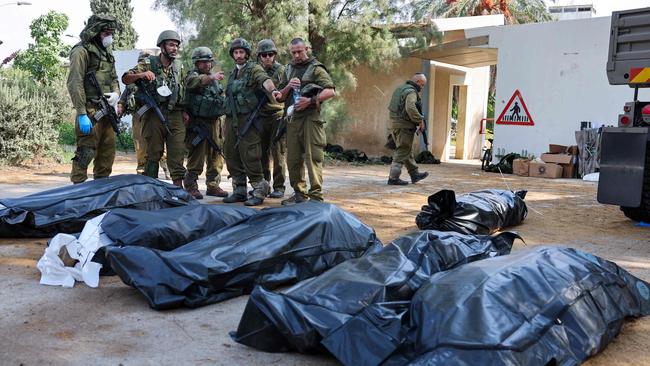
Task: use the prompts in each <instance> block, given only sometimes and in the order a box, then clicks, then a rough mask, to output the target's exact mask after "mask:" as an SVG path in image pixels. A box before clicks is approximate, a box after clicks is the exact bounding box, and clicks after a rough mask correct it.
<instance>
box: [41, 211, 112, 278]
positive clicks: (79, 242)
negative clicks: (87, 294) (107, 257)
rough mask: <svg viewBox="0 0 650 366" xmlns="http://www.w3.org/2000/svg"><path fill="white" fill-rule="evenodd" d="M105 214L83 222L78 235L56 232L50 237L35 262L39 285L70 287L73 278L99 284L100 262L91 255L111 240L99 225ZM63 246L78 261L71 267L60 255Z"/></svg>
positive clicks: (110, 242)
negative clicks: (82, 227)
mask: <svg viewBox="0 0 650 366" xmlns="http://www.w3.org/2000/svg"><path fill="white" fill-rule="evenodd" d="M105 215H106V214H103V215H101V216H98V217H96V218H94V219H92V220H90V221H88V222H86V225H85V226H84V229H83V231H82V232H81V235H79V238H78V239H77V238H76V237H75V236H74V235H70V234H57V235H56V236H55V237H54V238H52V240H50V243H49V245H48V247H47V248H45V253H44V254H43V257H41V259H40V260H39V261H38V264H37V265H36V266H37V267H38V269H39V270H40V271H41V281H40V283H41V285H52V286H63V287H73V286H74V284H75V281H83V282H84V283H86V285H88V286H90V287H97V286H98V285H99V270H100V269H101V268H102V265H101V264H99V263H96V262H93V261H91V259H92V258H93V256H94V255H95V252H97V249H99V248H101V247H103V246H106V245H109V244H112V243H113V241H112V240H111V239H110V238H109V237H108V236H106V234H104V231H103V230H102V227H101V222H102V219H103V218H104V216H105ZM64 247H65V248H66V250H67V252H68V255H69V256H70V258H72V259H76V260H77V261H78V262H76V263H75V265H74V267H69V266H66V265H65V264H64V263H63V260H62V259H61V258H60V257H59V253H60V251H61V248H64Z"/></svg>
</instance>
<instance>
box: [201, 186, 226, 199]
mask: <svg viewBox="0 0 650 366" xmlns="http://www.w3.org/2000/svg"><path fill="white" fill-rule="evenodd" d="M205 194H206V196H214V197H228V192H226V191H224V190H223V189H221V187H219V186H216V187H214V186H208V189H207V190H206V191H205Z"/></svg>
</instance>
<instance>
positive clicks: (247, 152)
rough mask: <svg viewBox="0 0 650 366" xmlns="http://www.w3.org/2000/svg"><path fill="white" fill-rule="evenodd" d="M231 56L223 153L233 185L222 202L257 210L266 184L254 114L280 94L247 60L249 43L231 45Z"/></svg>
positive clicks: (267, 188) (249, 52)
mask: <svg viewBox="0 0 650 366" xmlns="http://www.w3.org/2000/svg"><path fill="white" fill-rule="evenodd" d="M230 56H231V57H232V58H233V59H234V60H235V69H234V70H233V71H232V73H231V74H230V77H229V79H228V85H227V87H226V141H225V144H224V145H225V146H224V152H225V154H226V164H227V165H228V172H230V176H231V177H232V181H233V194H232V195H230V196H228V197H226V198H224V200H223V202H225V203H234V202H244V204H245V205H246V206H256V205H260V204H262V203H263V202H264V198H265V197H266V196H267V194H268V191H269V183H268V182H267V181H266V179H264V172H263V170H262V163H261V159H262V146H261V139H260V129H261V127H260V126H259V119H258V116H257V115H256V114H257V113H258V112H259V106H261V105H262V103H264V101H269V100H270V101H271V102H275V98H277V97H278V96H280V95H281V94H280V92H279V91H278V90H277V89H276V88H275V84H274V83H273V81H272V80H271V78H270V77H269V76H268V74H267V73H266V71H264V69H263V68H262V67H261V66H260V65H258V64H257V63H255V62H253V61H251V60H250V57H251V46H250V43H248V41H246V40H245V39H243V38H237V39H235V40H234V41H232V43H231V45H230ZM265 91H266V92H265ZM269 98H270V99H269ZM249 121H252V122H253V123H252V126H251V125H249V127H250V128H247V129H246V125H247V122H249ZM246 177H248V180H249V181H250V183H251V186H252V187H253V195H252V197H250V198H248V197H247V192H246Z"/></svg>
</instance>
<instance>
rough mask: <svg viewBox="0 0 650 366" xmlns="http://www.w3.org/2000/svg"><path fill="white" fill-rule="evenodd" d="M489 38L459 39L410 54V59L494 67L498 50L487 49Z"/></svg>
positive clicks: (466, 65)
mask: <svg viewBox="0 0 650 366" xmlns="http://www.w3.org/2000/svg"><path fill="white" fill-rule="evenodd" d="M489 42H490V38H489V36H478V37H473V38H465V39H459V40H455V41H451V42H446V43H441V44H438V45H435V46H431V47H428V48H426V49H421V50H416V51H413V52H411V57H416V58H421V59H424V60H432V61H438V62H442V63H446V64H452V65H458V66H463V67H469V68H471V67H482V66H489V65H496V63H497V55H498V50H497V49H496V48H489V47H487V46H488V45H489Z"/></svg>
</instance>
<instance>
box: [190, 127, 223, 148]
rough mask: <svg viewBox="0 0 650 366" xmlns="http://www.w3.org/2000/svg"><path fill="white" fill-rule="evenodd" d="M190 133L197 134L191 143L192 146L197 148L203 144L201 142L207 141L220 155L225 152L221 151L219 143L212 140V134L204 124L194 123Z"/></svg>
mask: <svg viewBox="0 0 650 366" xmlns="http://www.w3.org/2000/svg"><path fill="white" fill-rule="evenodd" d="M190 131H192V132H194V133H196V136H195V137H194V138H193V139H192V141H190V143H191V144H192V146H197V145H198V144H200V143H201V141H203V140H205V141H207V142H208V145H210V147H211V148H212V149H213V150H214V151H216V152H217V153H218V154H220V155H223V152H222V151H221V148H220V147H219V145H217V143H216V142H215V141H214V139H213V138H212V134H211V133H210V131H209V130H208V129H207V128H206V127H205V125H204V124H202V123H193V124H192V127H191V128H190Z"/></svg>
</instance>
